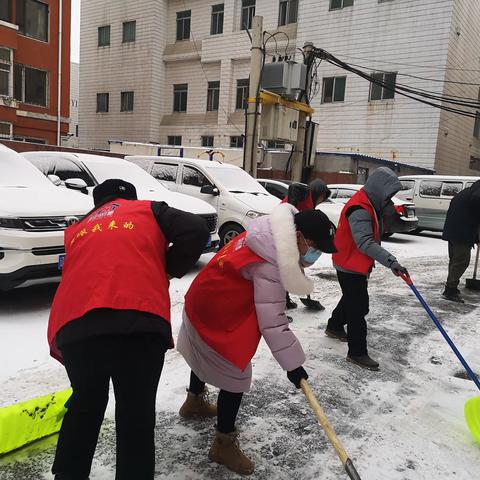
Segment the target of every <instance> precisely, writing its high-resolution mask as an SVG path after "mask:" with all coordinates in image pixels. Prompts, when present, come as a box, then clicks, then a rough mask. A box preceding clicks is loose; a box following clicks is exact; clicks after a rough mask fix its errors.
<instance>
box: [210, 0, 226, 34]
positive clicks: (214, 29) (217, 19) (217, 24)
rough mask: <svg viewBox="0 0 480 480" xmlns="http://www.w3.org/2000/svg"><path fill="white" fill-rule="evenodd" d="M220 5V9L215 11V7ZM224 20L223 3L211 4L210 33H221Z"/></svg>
mask: <svg viewBox="0 0 480 480" xmlns="http://www.w3.org/2000/svg"><path fill="white" fill-rule="evenodd" d="M219 7H222V9H221V10H217V11H215V8H217V9H218V8H219ZM224 22H225V4H224V3H218V4H216V5H212V9H211V18H210V35H223V24H224Z"/></svg>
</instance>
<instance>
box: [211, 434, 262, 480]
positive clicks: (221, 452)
mask: <svg viewBox="0 0 480 480" xmlns="http://www.w3.org/2000/svg"><path fill="white" fill-rule="evenodd" d="M208 458H209V459H210V460H211V461H212V462H215V463H219V464H220V465H225V466H226V467H227V468H228V469H229V470H232V472H235V473H239V474H240V475H251V474H252V473H253V471H254V470H255V465H254V464H253V463H252V461H251V460H250V459H249V458H248V457H247V456H246V455H245V454H244V453H243V452H242V450H241V449H240V443H239V441H238V431H237V430H235V431H234V432H232V433H220V432H218V431H217V432H216V433H215V439H214V440H213V443H212V446H211V447H210V451H209V452H208Z"/></svg>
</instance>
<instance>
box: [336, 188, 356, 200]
mask: <svg viewBox="0 0 480 480" xmlns="http://www.w3.org/2000/svg"><path fill="white" fill-rule="evenodd" d="M355 193H357V191H356V190H350V189H349V188H339V189H338V191H337V197H336V198H337V201H338V202H339V203H347V202H348V201H349V200H350V199H351V198H352V197H353V196H354V195H355Z"/></svg>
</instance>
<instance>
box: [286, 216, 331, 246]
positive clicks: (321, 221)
mask: <svg viewBox="0 0 480 480" xmlns="http://www.w3.org/2000/svg"><path fill="white" fill-rule="evenodd" d="M295 225H296V227H297V230H298V231H300V232H302V234H303V236H304V237H305V238H306V239H307V240H313V241H314V242H315V245H316V246H317V248H318V249H319V250H321V251H322V252H325V253H335V252H336V251H337V249H336V248H335V243H334V239H335V225H333V223H332V222H331V221H330V220H329V219H328V217H327V216H326V215H325V214H324V213H323V212H321V211H320V210H305V211H304V212H300V213H297V214H296V215H295Z"/></svg>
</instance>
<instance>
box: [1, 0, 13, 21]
mask: <svg viewBox="0 0 480 480" xmlns="http://www.w3.org/2000/svg"><path fill="white" fill-rule="evenodd" d="M6 1H7V2H8V3H7V4H6V5H7V10H8V13H7V18H2V17H1V16H0V20H1V21H3V22H7V23H13V0H6Z"/></svg>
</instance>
